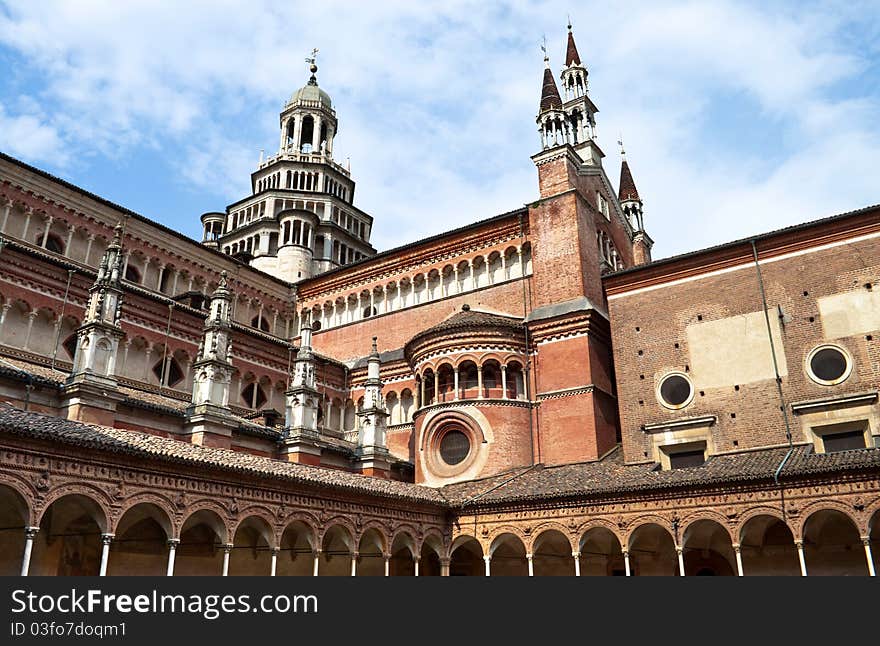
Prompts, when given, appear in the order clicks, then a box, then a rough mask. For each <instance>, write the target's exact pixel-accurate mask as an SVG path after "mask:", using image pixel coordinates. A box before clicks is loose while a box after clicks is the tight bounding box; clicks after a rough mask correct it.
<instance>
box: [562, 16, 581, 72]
mask: <svg viewBox="0 0 880 646" xmlns="http://www.w3.org/2000/svg"><path fill="white" fill-rule="evenodd" d="M580 64H581V57H580V54H578V48H577V45H575V44H574V34H573V33H571V20H569V21H568V48H567V49H566V50H565V66H566V67H571V66H572V65H580Z"/></svg>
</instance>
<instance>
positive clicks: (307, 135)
mask: <svg viewBox="0 0 880 646" xmlns="http://www.w3.org/2000/svg"><path fill="white" fill-rule="evenodd" d="M314 131H315V120H314V119H313V118H312V115H310V114H307V115H305V116H304V117H303V119H302V127H301V129H300V136H299V143H298V144H297V148H298V149H299V152H301V153H310V152H314V151H312V137H313V134H314Z"/></svg>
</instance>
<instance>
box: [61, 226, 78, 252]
mask: <svg viewBox="0 0 880 646" xmlns="http://www.w3.org/2000/svg"><path fill="white" fill-rule="evenodd" d="M74 233H76V227H75V226H73V225H72V224H71V225H70V226H68V227H67V242H66V243H65V244H64V255H65V256H67V257H68V258H70V257H71V256H70V243H71V242H73V234H74Z"/></svg>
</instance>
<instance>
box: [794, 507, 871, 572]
mask: <svg viewBox="0 0 880 646" xmlns="http://www.w3.org/2000/svg"><path fill="white" fill-rule="evenodd" d="M803 541H804V543H803V544H804V559H805V561H806V564H807V574H809V575H810V576H816V575H818V576H829V575H833V576H841V575H843V576H867V574H868V563H867V560H866V554H865V551H864V547H863V545H862V540H861V537H860V536H859V530H858V524H857V523H856V521H855V520H854V519H853V518H852V517H851V516H850V515H849V514H847V513H845V512H843V511H841V510H840V509H838V508H836V506H823V507H822V508H820V509H817V510H815V511H814V512H812V513H811V514H810V515H809V516H808V517H807V518H806V519H805V520H804V525H803Z"/></svg>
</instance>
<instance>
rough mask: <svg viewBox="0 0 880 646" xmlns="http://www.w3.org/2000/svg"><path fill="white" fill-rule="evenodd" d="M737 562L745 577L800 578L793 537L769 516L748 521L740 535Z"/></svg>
mask: <svg viewBox="0 0 880 646" xmlns="http://www.w3.org/2000/svg"><path fill="white" fill-rule="evenodd" d="M739 542H740V558H742V562H743V575H745V576H800V574H801V566H800V561H799V559H798V555H797V548H796V547H795V544H794V535H793V534H792V533H791V530H790V529H789V528H788V525H786V524H785V523H784V522H782V520H780V519H779V518H777V517H776V516H772V515H770V514H761V515H759V516H754V517H753V518H750V519H749V520H748V521H747V522H746V524H745V525H743V528H742V530H741V531H740V540H739Z"/></svg>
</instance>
